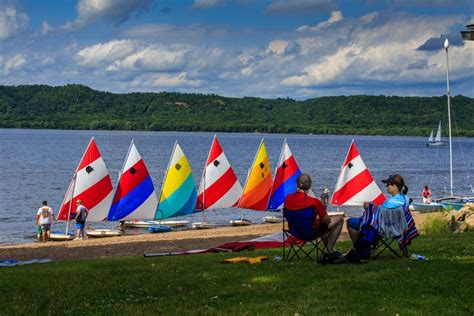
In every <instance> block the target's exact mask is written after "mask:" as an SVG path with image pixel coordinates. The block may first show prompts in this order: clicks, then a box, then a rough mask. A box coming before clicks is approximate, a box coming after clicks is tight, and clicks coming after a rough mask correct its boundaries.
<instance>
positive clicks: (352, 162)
mask: <svg viewBox="0 0 474 316" xmlns="http://www.w3.org/2000/svg"><path fill="white" fill-rule="evenodd" d="M385 200H386V197H385V195H384V194H383V193H382V191H381V190H380V188H379V186H378V185H377V183H375V181H374V178H373V177H372V175H371V174H370V171H369V169H368V168H367V166H366V165H365V163H364V161H363V160H362V157H361V156H360V154H359V150H358V149H357V146H356V144H355V142H354V140H352V142H351V145H350V146H349V150H348V151H347V155H346V158H345V159H344V163H343V164H342V166H341V172H340V173H339V177H338V179H337V183H336V187H335V189H334V194H333V195H332V197H331V204H332V205H346V206H361V205H363V204H364V202H372V203H374V204H379V205H380V204H382V203H383V202H384V201H385Z"/></svg>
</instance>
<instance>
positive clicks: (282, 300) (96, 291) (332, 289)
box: [0, 233, 474, 315]
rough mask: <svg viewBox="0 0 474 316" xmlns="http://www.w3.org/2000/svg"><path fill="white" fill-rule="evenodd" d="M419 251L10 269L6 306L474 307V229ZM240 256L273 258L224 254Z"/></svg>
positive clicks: (127, 310)
mask: <svg viewBox="0 0 474 316" xmlns="http://www.w3.org/2000/svg"><path fill="white" fill-rule="evenodd" d="M348 246H349V244H348V243H347V242H346V243H341V244H340V245H339V248H341V249H344V248H347V247H348ZM412 251H413V252H417V253H421V254H423V255H425V256H427V257H428V258H429V260H428V261H414V260H409V259H398V258H395V257H393V256H391V255H390V254H389V253H388V252H386V253H384V254H383V255H382V256H381V257H380V258H379V259H377V260H375V261H372V262H370V263H368V264H361V265H349V264H342V265H324V266H323V265H317V264H314V263H311V262H308V261H298V260H297V261H294V262H291V263H283V262H281V261H280V262H277V261H274V260H273V258H274V257H275V256H281V250H280V249H272V250H265V251H255V252H243V253H232V254H205V255H192V256H177V257H158V258H142V257H128V258H115V259H99V260H79V261H62V262H52V263H48V264H38V265H29V266H21V267H10V268H0V315H3V314H15V315H16V314H65V313H69V314H70V313H73V314H78V313H86V314H113V315H115V314H147V315H150V314H172V315H180V314H267V315H275V314H283V315H294V314H295V313H300V314H306V315H311V314H349V313H350V314H360V315H366V314H369V315H370V314H387V315H395V314H400V315H407V314H411V315H413V314H420V313H421V314H435V315H444V314H466V315H472V314H473V313H474V303H473V300H472V295H473V294H472V293H473V291H474V282H473V280H474V234H473V233H465V234H452V235H449V234H441V235H424V236H421V237H418V238H417V239H415V241H414V245H413V247H412ZM239 255H242V256H257V255H269V256H270V257H271V260H269V261H265V262H263V263H261V264H256V265H249V264H221V263H220V261H221V260H223V259H225V258H230V257H235V256H239Z"/></svg>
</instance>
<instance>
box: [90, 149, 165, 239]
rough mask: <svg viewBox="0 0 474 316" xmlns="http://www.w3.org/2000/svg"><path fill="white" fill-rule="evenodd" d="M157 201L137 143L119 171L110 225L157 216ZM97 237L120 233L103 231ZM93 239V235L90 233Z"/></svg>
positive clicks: (129, 151)
mask: <svg viewBox="0 0 474 316" xmlns="http://www.w3.org/2000/svg"><path fill="white" fill-rule="evenodd" d="M157 205H158V199H157V197H156V193H155V188H154V186H153V182H152V179H151V176H150V174H149V172H148V169H147V167H146V165H145V162H144V161H143V159H142V157H141V156H140V153H139V152H138V149H137V147H136V146H135V143H134V141H133V140H132V142H131V143H130V148H129V149H128V152H127V156H126V157H125V162H124V164H123V166H122V169H121V171H120V175H119V179H118V183H117V187H116V190H115V194H114V198H113V201H112V206H111V208H110V211H109V214H108V216H107V220H108V221H140V220H144V219H145V220H148V219H152V218H154V216H155V211H156V206H157ZM94 234H97V237H99V236H100V237H106V236H112V235H118V234H120V232H118V231H104V232H103V234H102V235H100V234H99V232H95V233H94ZM88 235H91V233H88Z"/></svg>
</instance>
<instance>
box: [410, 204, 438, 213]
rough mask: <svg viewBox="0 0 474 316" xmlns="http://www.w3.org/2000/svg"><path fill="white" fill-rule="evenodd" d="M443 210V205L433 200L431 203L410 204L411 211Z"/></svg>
mask: <svg viewBox="0 0 474 316" xmlns="http://www.w3.org/2000/svg"><path fill="white" fill-rule="evenodd" d="M442 210H443V205H441V204H440V203H436V202H433V203H430V204H423V203H412V204H411V205H410V211H416V212H420V213H430V212H439V211H442Z"/></svg>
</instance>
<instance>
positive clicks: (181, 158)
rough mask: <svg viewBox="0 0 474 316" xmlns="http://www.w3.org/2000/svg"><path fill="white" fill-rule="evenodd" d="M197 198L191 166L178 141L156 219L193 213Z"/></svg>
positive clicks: (167, 173) (167, 172)
mask: <svg viewBox="0 0 474 316" xmlns="http://www.w3.org/2000/svg"><path fill="white" fill-rule="evenodd" d="M196 200H197V192H196V187H195V186H194V178H193V173H192V171H191V167H190V165H189V162H188V159H187V158H186V156H185V155H184V153H183V151H182V150H181V147H180V146H179V144H178V142H176V143H175V145H174V149H173V153H172V154H171V159H170V163H169V165H168V170H167V171H166V176H165V181H164V183H163V189H162V190H161V196H160V202H159V204H158V207H157V210H156V214H155V219H156V220H161V219H165V218H169V217H175V216H183V215H188V214H191V213H193V212H194V208H195V206H196Z"/></svg>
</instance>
